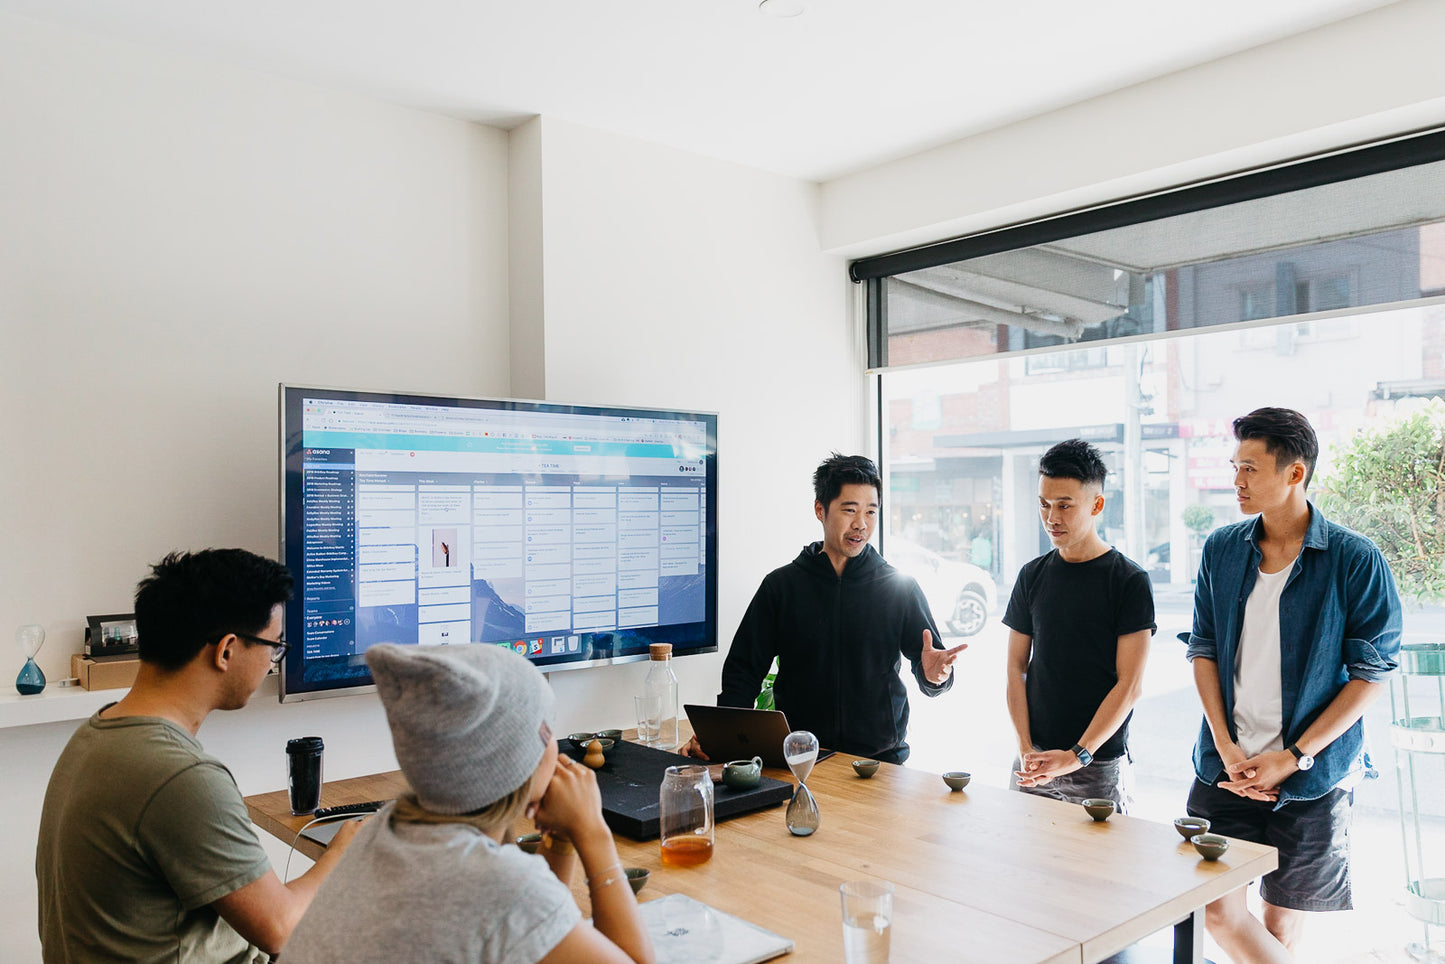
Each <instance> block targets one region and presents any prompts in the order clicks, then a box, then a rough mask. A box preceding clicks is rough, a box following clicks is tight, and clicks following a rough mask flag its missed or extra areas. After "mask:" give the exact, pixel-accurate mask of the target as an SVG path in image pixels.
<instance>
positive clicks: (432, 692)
mask: <svg viewBox="0 0 1445 964" xmlns="http://www.w3.org/2000/svg"><path fill="white" fill-rule="evenodd" d="M366 665H367V666H369V667H371V675H372V677H373V678H374V679H375V680H376V689H377V691H378V692H379V693H380V694H381V703H382V705H383V706H384V707H385V708H386V719H387V722H388V723H390V724H391V742H392V746H393V747H394V748H395V750H396V759H397V762H398V763H400V764H401V771H402V773H404V774H406V779H407V781H408V782H409V783H410V784H411V788H412V789H413V790H414V791H416V795H417V800H418V802H419V803H420V804H421V805H422V806H423V807H425V808H426V809H428V810H430V811H432V812H433V813H443V814H448V815H454V814H461V813H471V812H472V811H474V810H480V809H482V808H483V807H485V806H487V805H488V804H491V803H495V802H496V801H498V800H500V799H502V798H503V797H505V796H506V795H507V794H509V793H511V792H512V791H513V790H516V789H517V788H518V787H520V786H521V785H522V784H523V783H525V782H526V781H527V778H528V777H530V776H531V775H532V773H533V771H535V770H536V769H537V764H538V763H540V762H541V760H542V753H543V751H544V750H545V749H546V746H547V744H548V743H549V742H550V741H551V740H552V724H553V720H554V716H553V709H554V699H553V696H552V688H551V687H550V686H548V685H547V681H546V679H544V678H543V676H542V674H541V673H540V672H538V671H537V668H536V667H535V666H533V665H532V664H531V663H529V662H528V661H527V658H526V657H525V656H521V655H518V654H517V653H514V652H512V650H511V649H510V648H509V647H505V646H492V645H487V644H474V645H468V646H397V645H393V644H390V643H386V644H381V645H377V646H372V647H371V648H369V649H368V650H367V651H366Z"/></svg>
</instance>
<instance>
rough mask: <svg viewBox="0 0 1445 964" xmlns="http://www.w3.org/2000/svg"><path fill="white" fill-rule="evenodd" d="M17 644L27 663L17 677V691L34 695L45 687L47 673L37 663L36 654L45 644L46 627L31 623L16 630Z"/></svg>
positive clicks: (21, 693)
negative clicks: (41, 670)
mask: <svg viewBox="0 0 1445 964" xmlns="http://www.w3.org/2000/svg"><path fill="white" fill-rule="evenodd" d="M15 645H16V646H19V647H20V652H21V653H23V654H24V655H25V665H24V666H22V667H20V675H19V676H17V677H15V692H17V693H19V694H20V695H21V696H34V695H35V694H36V693H39V692H40V691H41V690H43V689H45V674H44V673H42V672H40V667H39V666H36V665H35V654H36V653H38V652H40V647H41V646H43V645H45V629H44V627H42V626H36V625H35V624H33V623H31V624H29V625H26V626H21V627H20V628H19V629H17V630H15Z"/></svg>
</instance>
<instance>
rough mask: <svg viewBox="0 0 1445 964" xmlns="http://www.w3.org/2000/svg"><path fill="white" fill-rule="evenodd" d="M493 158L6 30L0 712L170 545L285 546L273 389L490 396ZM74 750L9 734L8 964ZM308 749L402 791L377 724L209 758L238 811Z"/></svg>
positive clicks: (54, 732) (236, 728)
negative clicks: (237, 788)
mask: <svg viewBox="0 0 1445 964" xmlns="http://www.w3.org/2000/svg"><path fill="white" fill-rule="evenodd" d="M506 152H507V138H506V135H505V134H504V133H502V132H500V131H495V130H490V129H487V128H482V127H477V126H475V125H471V124H466V123H463V122H460V121H455V120H447V119H443V118H440V117H436V116H432V115H428V114H423V113H418V112H414V111H408V110H402V109H398V108H394V107H389V106H385V105H382V104H379V103H375V102H371V101H367V100H363V99H360V98H355V97H350V96H345V95H340V94H335V93H329V92H326V91H322V90H317V89H314V88H310V87H307V86H304V85H300V84H295V83H290V82H283V81H278V80H271V79H267V78H265V77H261V76H258V75H255V74H250V73H246V72H242V71H236V70H230V69H223V68H218V67H215V66H212V65H209V64H207V63H204V62H200V61H195V60H187V59H183V58H178V57H170V56H159V55H156V54H154V53H149V52H145V51H141V50H139V49H137V48H133V47H129V46H126V45H123V44H117V43H111V42H106V41H101V40H95V39H90V38H86V37H83V36H80V35H77V34H73V33H67V32H62V31H59V30H55V29H52V28H49V27H42V26H38V25H35V24H32V23H29V22H26V21H23V20H17V19H11V18H3V17H0V212H3V215H0V462H3V464H0V676H3V677H4V678H3V680H0V687H3V688H5V689H9V687H10V680H11V679H13V678H14V674H15V673H17V672H18V671H19V668H20V663H19V658H18V656H17V655H16V652H15V650H14V648H13V647H12V645H11V643H10V637H11V634H12V633H13V632H14V627H15V626H16V625H17V624H19V623H23V622H39V623H42V624H44V625H45V627H46V629H47V630H48V632H49V640H48V641H47V643H46V646H45V649H44V650H43V651H42V659H41V662H42V666H43V669H44V671H45V672H46V674H47V675H48V676H50V677H52V678H58V677H63V676H67V675H69V672H68V659H69V653H71V652H74V651H77V650H79V648H80V644H81V631H82V627H83V620H84V616H85V615H86V614H87V613H103V612H125V611H128V610H129V609H130V608H131V593H132V591H133V588H134V585H135V583H136V580H137V579H138V578H139V577H140V576H141V575H143V573H144V568H145V566H146V564H147V563H148V562H150V561H153V560H155V559H157V558H158V557H159V556H161V555H162V554H164V553H165V552H166V551H168V550H170V549H172V548H177V547H201V546H206V545H239V546H244V547H246V548H249V549H253V550H256V551H258V552H262V553H266V554H272V555H274V553H275V552H276V545H277V509H276V500H277V496H276V489H277V452H276V449H277V439H276V404H277V403H276V385H277V383H278V382H281V381H290V382H296V383H302V384H306V383H312V384H323V385H351V386H366V387H396V388H410V389H420V390H432V391H439V392H465V393H472V394H506V393H507V392H508V390H509V382H508V361H507V356H508V330H507V273H506V272H507V248H506V241H507V217H506V189H507V156H506ZM73 729H74V724H72V723H54V724H47V725H43V726H31V727H23V728H19V729H5V730H0V773H3V774H4V778H3V780H0V813H3V814H4V815H5V819H4V821H3V822H0V906H3V907H4V908H5V913H4V924H3V926H0V961H6V962H16V964H19V962H24V961H30V960H34V959H37V958H38V954H39V948H38V943H37V941H36V938H35V936H34V935H35V925H34V921H35V894H34V891H35V884H34V875H33V870H32V868H33V864H34V848H35V829H36V827H37V825H38V822H39V810H40V803H41V799H42V794H43V792H44V787H45V783H46V780H47V779H48V775H49V770H50V768H51V765H52V764H53V762H54V759H55V755H56V753H58V751H59V748H60V747H61V746H62V745H63V743H64V741H65V739H66V738H67V737H68V736H69V734H70V732H71V731H72V730H73ZM310 733H315V734H319V735H321V736H322V737H323V738H324V739H325V740H326V743H327V747H328V749H327V769H328V774H329V775H333V776H341V775H347V774H348V773H353V774H354V773H359V772H365V771H369V770H376V769H382V768H390V767H392V766H394V760H393V758H392V756H391V750H390V740H389V736H388V734H387V731H386V727H385V723H384V720H383V719H382V716H381V713H380V709H379V705H378V704H377V703H376V701H375V699H374V698H372V697H355V698H348V699H342V700H330V701H325V702H323V703H318V704H310V705H306V706H294V705H287V706H284V707H282V706H279V705H277V704H276V703H275V695H274V690H272V691H270V692H269V693H267V694H262V695H258V696H257V697H256V699H255V700H254V701H253V704H252V706H251V707H249V708H247V709H246V710H243V711H241V712H238V713H230V714H219V715H217V716H216V717H214V718H213V719H212V720H211V721H209V722H208V723H207V724H206V725H205V726H204V727H203V728H202V730H201V739H202V740H203V741H204V742H205V743H206V744H207V745H208V746H209V747H210V748H211V749H212V750H213V752H215V753H217V755H219V756H220V757H221V758H223V759H225V760H226V761H227V762H228V763H230V764H231V765H232V766H233V768H234V769H235V772H236V775H237V777H238V779H239V781H240V783H241V787H242V789H243V790H244V791H246V792H257V791H261V790H267V789H276V788H278V787H280V786H281V785H283V777H282V769H281V761H282V759H283V744H284V742H285V740H286V739H287V738H289V737H292V736H298V735H303V734H310Z"/></svg>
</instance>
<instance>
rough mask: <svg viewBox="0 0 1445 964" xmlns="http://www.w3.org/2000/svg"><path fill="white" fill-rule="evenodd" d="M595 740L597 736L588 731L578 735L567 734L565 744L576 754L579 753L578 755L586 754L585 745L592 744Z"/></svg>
mask: <svg viewBox="0 0 1445 964" xmlns="http://www.w3.org/2000/svg"><path fill="white" fill-rule="evenodd" d="M596 738H597V734H596V733H593V732H591V731H588V732H579V733H568V734H567V743H568V745H570V746H571V747H572V749H574V750H576V751H577V752H579V753H586V752H587V744H589V743H591V742H592V741H593V740H594V739H596Z"/></svg>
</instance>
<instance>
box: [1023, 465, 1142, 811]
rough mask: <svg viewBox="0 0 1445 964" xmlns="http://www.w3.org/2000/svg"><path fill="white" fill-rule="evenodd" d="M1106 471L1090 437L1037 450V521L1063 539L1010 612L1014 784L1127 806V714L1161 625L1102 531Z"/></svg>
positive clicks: (1033, 566)
mask: <svg viewBox="0 0 1445 964" xmlns="http://www.w3.org/2000/svg"><path fill="white" fill-rule="evenodd" d="M1107 472H1108V469H1107V468H1106V467H1105V466H1104V460H1103V459H1102V458H1101V457H1100V456H1099V452H1098V450H1097V449H1095V448H1094V447H1093V446H1092V445H1090V444H1089V443H1087V442H1084V441H1082V440H1080V439H1069V440H1068V441H1066V442H1060V443H1059V444H1057V445H1055V446H1054V447H1053V448H1051V449H1049V450H1048V451H1047V452H1045V453H1044V455H1043V457H1042V458H1041V459H1039V518H1040V520H1041V521H1042V522H1043V525H1044V531H1045V532H1047V533H1048V536H1049V541H1050V542H1051V543H1053V545H1054V548H1053V550H1052V551H1051V552H1048V553H1045V554H1044V555H1042V556H1039V557H1038V558H1037V559H1035V560H1033V561H1032V562H1030V563H1028V564H1027V565H1025V566H1024V567H1023V568H1022V569H1020V570H1019V575H1018V581H1017V582H1015V583H1014V588H1013V595H1012V596H1011V597H1010V599H1009V604H1008V610H1007V611H1006V612H1005V614H1004V618H1003V622H1004V625H1005V626H1007V627H1008V628H1009V651H1008V710H1009V716H1010V717H1011V718H1012V720H1013V725H1014V730H1015V732H1016V733H1017V734H1018V744H1019V758H1018V760H1017V761H1016V762H1015V764H1014V770H1015V774H1014V778H1013V785H1014V786H1015V787H1016V788H1017V789H1019V790H1023V791H1025V792H1027V793H1037V794H1040V795H1042V796H1048V797H1053V798H1055V799H1058V800H1069V801H1073V802H1075V803H1078V802H1080V801H1082V800H1084V799H1086V798H1088V797H1107V798H1109V799H1111V800H1113V801H1114V803H1115V804H1116V805H1117V806H1118V808H1119V810H1120V812H1124V811H1125V810H1127V808H1128V805H1129V794H1128V782H1129V746H1128V740H1129V718H1130V716H1131V715H1132V714H1133V710H1134V704H1135V702H1137V701H1138V699H1139V694H1140V691H1141V689H1142V687H1143V683H1144V661H1145V658H1146V657H1147V656H1148V653H1149V639H1150V637H1151V636H1152V635H1153V633H1154V630H1155V624H1154V596H1153V593H1152V591H1151V590H1150V588H1149V576H1148V574H1147V573H1145V572H1144V570H1143V569H1141V568H1139V566H1138V565H1136V564H1135V563H1133V562H1132V561H1130V560H1129V559H1128V558H1126V557H1125V556H1124V555H1123V554H1122V553H1120V552H1119V551H1118V550H1117V549H1113V548H1111V547H1110V546H1109V545H1108V544H1106V543H1105V542H1104V540H1103V539H1102V538H1100V537H1099V533H1098V530H1097V529H1096V528H1095V522H1096V520H1097V518H1098V516H1099V513H1101V512H1103V511H1104V477H1105V475H1106V474H1107Z"/></svg>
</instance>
